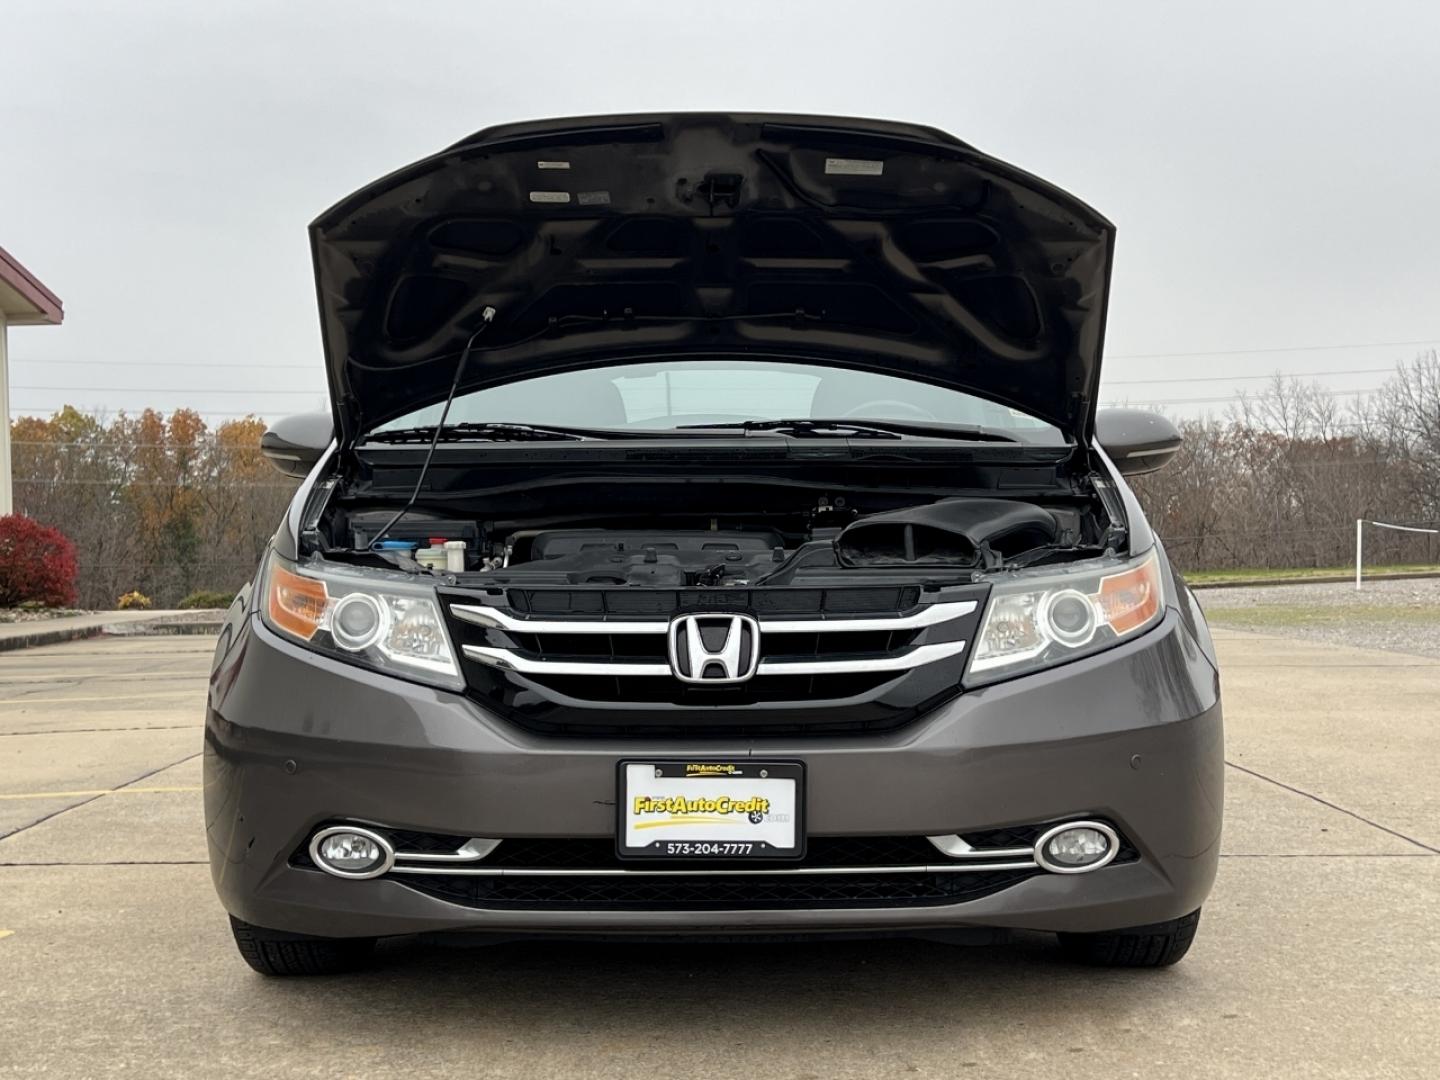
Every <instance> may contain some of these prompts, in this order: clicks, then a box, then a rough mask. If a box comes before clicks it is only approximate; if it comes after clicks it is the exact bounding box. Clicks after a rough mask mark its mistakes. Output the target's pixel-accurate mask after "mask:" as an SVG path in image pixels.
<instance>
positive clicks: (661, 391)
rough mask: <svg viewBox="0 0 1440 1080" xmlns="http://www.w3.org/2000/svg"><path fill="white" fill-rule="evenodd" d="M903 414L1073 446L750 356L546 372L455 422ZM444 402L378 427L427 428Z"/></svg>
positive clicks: (1037, 426)
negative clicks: (551, 373)
mask: <svg viewBox="0 0 1440 1080" xmlns="http://www.w3.org/2000/svg"><path fill="white" fill-rule="evenodd" d="M812 418H813V419H826V420H839V419H846V420H902V421H911V422H922V423H941V424H959V425H965V426H972V427H985V428H993V429H995V430H997V431H1001V432H1004V433H1006V434H1008V435H1011V436H1013V437H1014V438H1016V439H1017V440H1020V441H1022V442H1027V443H1042V444H1046V445H1057V446H1063V445H1065V442H1066V440H1065V437H1064V436H1063V435H1062V434H1061V432H1060V430H1059V429H1058V428H1056V427H1053V426H1052V425H1050V424H1047V423H1045V422H1044V421H1041V420H1037V419H1035V418H1034V417H1031V416H1027V415H1026V414H1025V413H1022V412H1019V411H1018V410H1015V409H1009V408H1006V407H1005V406H1003V405H997V404H995V403H994V402H992V401H986V400H985V399H984V398H979V397H975V396H974V395H973V394H966V393H962V392H960V391H958V390H947V389H945V388H943V387H939V386H931V385H930V384H928V383H921V382H915V381H914V380H911V379H901V378H897V377H895V376H892V375H877V374H875V373H874V372H868V371H850V370H846V369H843V368H835V367H825V366H822V365H819V364H801V363H770V362H760V361H753V360H744V359H730V360H668V361H659V362H654V363H644V364H617V365H614V366H611V367H602V368H591V369H589V370H587V371H568V372H563V373H561V374H558V375H542V376H539V377H537V378H534V379H525V380H523V381H521V382H514V383H507V384H506V385H504V386H496V387H492V388H490V389H487V390H476V391H473V392H471V393H468V394H462V395H459V396H457V397H456V398H455V401H454V403H453V404H452V405H451V406H450V415H449V418H448V419H447V423H450V424H463V423H512V424H539V425H552V426H572V427H596V428H620V429H633V430H650V429H656V430H671V429H675V428H681V427H687V426H690V425H695V424H729V423H743V422H744V421H746V420H782V419H783V420H794V419H812ZM439 419H440V405H438V404H437V405H430V406H427V407H425V408H423V409H417V410H415V411H414V412H411V413H406V414H405V415H404V416H400V417H397V418H396V419H394V420H391V421H389V422H388V423H385V424H382V425H381V426H379V427H378V428H376V429H375V430H376V431H391V430H395V429H397V428H412V427H423V426H429V425H432V424H434V423H435V422H436V421H438V420H439Z"/></svg>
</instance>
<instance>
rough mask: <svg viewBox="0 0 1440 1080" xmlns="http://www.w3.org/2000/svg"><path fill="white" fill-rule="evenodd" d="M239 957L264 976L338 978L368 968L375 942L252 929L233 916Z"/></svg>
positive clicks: (373, 940)
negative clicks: (324, 976)
mask: <svg viewBox="0 0 1440 1080" xmlns="http://www.w3.org/2000/svg"><path fill="white" fill-rule="evenodd" d="M230 931H231V932H232V933H233V934H234V935H235V947H236V948H237V949H239V950H240V956H241V957H242V958H243V959H244V961H245V962H246V963H247V964H249V965H250V966H251V967H252V968H254V969H255V970H256V971H258V972H259V973H260V974H261V975H338V974H340V973H342V972H346V971H356V970H358V969H359V968H362V967H364V966H365V964H366V962H367V961H368V960H369V959H370V955H371V953H373V952H374V951H375V939H374V938H323V937H310V936H309V935H307V934H286V933H282V932H280V931H278V930H266V929H265V928H264V927H260V926H251V925H250V924H249V923H247V922H242V921H241V920H239V919H237V918H235V916H233V915H232V916H230Z"/></svg>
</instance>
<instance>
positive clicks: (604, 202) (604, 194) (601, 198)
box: [575, 191, 610, 206]
mask: <svg viewBox="0 0 1440 1080" xmlns="http://www.w3.org/2000/svg"><path fill="white" fill-rule="evenodd" d="M575 201H576V202H578V203H579V204H580V205H581V206H609V205H610V192H608V191H581V192H578V193H577V194H576V195H575Z"/></svg>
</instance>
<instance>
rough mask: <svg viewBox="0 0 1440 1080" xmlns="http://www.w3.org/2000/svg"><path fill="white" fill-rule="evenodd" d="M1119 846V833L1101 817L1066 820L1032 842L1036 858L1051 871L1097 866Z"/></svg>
mask: <svg viewBox="0 0 1440 1080" xmlns="http://www.w3.org/2000/svg"><path fill="white" fill-rule="evenodd" d="M1119 850H1120V837H1119V836H1118V835H1117V834H1116V832H1115V830H1114V829H1112V828H1111V827H1110V826H1109V825H1106V824H1105V823H1104V822H1101V821H1067V822H1066V823H1065V824H1063V825H1057V826H1055V827H1054V828H1053V829H1050V830H1049V831H1048V832H1046V833H1045V834H1044V835H1042V836H1041V837H1040V839H1039V840H1037V841H1036V842H1035V861H1036V862H1037V863H1039V864H1040V865H1041V866H1042V867H1044V868H1045V869H1046V870H1049V871H1050V872H1051V873H1052V874H1085V873H1089V872H1090V871H1091V870H1099V869H1100V868H1101V867H1102V866H1105V865H1106V864H1107V863H1109V862H1110V861H1111V860H1112V859H1114V858H1115V856H1116V855H1117V854H1118V853H1119Z"/></svg>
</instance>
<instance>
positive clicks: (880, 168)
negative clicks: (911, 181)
mask: <svg viewBox="0 0 1440 1080" xmlns="http://www.w3.org/2000/svg"><path fill="white" fill-rule="evenodd" d="M884 171H885V162H883V161H866V160H865V159H864V158H848V157H827V158H826V159H825V175H826V176H880V175H881V174H882V173H884Z"/></svg>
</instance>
